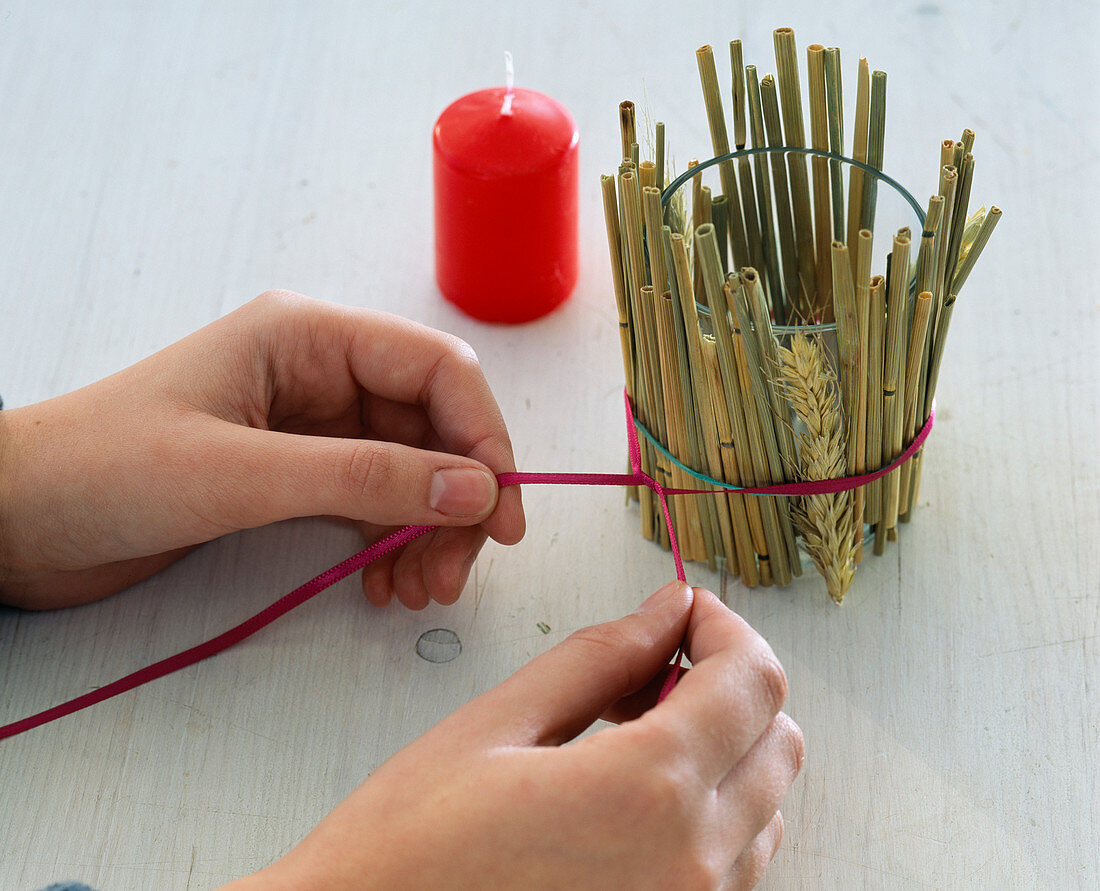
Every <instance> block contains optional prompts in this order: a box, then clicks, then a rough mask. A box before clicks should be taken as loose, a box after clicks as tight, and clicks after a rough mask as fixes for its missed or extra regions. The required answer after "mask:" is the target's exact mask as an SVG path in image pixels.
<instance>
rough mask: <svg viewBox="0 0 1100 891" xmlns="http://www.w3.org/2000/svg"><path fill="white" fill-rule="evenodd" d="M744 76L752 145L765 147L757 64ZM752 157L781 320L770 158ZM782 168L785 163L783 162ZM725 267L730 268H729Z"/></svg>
mask: <svg viewBox="0 0 1100 891" xmlns="http://www.w3.org/2000/svg"><path fill="white" fill-rule="evenodd" d="M745 79H746V81H747V82H748V92H749V123H750V129H751V132H752V145H753V148H762V147H763V146H765V145H767V138H766V137H765V135H764V106H763V104H762V102H761V100H760V82H759V81H758V80H757V77H756V66H755V65H749V66H747V67H746V68H745ZM752 160H753V173H754V174H755V176H756V201H757V216H758V218H759V220H760V232H761V236H762V244H761V247H762V248H763V251H764V266H765V268H766V269H767V276H766V278H765V281H764V288H765V291H766V293H767V295H768V302H769V305H770V306H771V308H772V312H773V313H774V314H775V319H776V321H777V322H780V323H782V321H783V320H784V318H785V315H784V312H783V279H782V278H781V277H780V273H779V248H778V245H777V244H776V240H775V215H774V214H773V213H772V190H771V179H770V177H769V176H768V162H767V161H766V160H765V159H764V158H763V157H762V156H761V155H756V156H755V157H753V159H752ZM780 169H782V164H780ZM725 271H726V272H729V269H728V268H727V269H726V270H725Z"/></svg>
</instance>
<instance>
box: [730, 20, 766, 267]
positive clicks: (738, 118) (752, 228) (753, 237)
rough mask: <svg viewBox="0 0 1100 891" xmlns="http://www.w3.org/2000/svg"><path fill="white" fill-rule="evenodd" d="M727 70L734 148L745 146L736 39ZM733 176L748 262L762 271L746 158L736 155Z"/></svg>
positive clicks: (742, 83)
mask: <svg viewBox="0 0 1100 891" xmlns="http://www.w3.org/2000/svg"><path fill="white" fill-rule="evenodd" d="M730 71H731V73H732V82H733V90H732V93H733V97H732V98H733V144H734V146H735V147H736V148H737V150H738V151H741V149H743V148H744V147H745V139H746V133H747V129H748V128H747V121H746V118H745V62H744V59H743V58H742V56H741V41H740V40H731V41H730ZM737 178H738V181H739V183H740V186H741V211H742V213H743V215H744V218H745V238H746V240H747V241H748V247H749V259H748V262H749V264H750V265H752V266H755V267H756V268H758V269H761V270H765V271H766V266H765V259H764V246H763V240H762V238H761V232H760V230H761V226H762V225H763V224H762V222H761V219H760V216H759V213H758V206H757V198H756V189H755V187H754V185H753V174H752V165H751V164H749V159H748V158H744V157H742V158H738V159H737Z"/></svg>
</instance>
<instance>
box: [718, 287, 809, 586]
mask: <svg viewBox="0 0 1100 891" xmlns="http://www.w3.org/2000/svg"><path fill="white" fill-rule="evenodd" d="M740 278H741V287H740V288H738V289H737V291H735V292H734V305H735V307H736V314H737V318H738V320H739V321H740V322H741V325H740V328H741V334H742V340H743V341H744V344H745V351H746V354H747V357H748V359H749V362H750V365H749V372H750V378H751V380H752V386H753V391H754V392H755V393H756V394H757V408H758V411H759V412H760V427H761V431H762V432H763V434H764V446H765V451H766V454H767V457H768V465H769V470H770V476H771V479H772V482H776V483H779V482H788V481H790V480H793V479H795V478H796V475H797V470H798V452H797V451H796V449H795V444H794V432H793V431H792V429H791V422H790V407H789V406H788V404H787V403H786V401H785V400H784V399H783V397H782V395H781V394H780V392H779V388H778V386H777V385H776V383H775V375H776V374H777V373H778V369H779V350H778V346H777V344H776V340H775V335H774V334H773V333H772V325H771V319H770V318H769V316H768V307H767V303H766V301H765V300H764V290H763V288H762V287H761V284H760V277H759V275H758V274H757V272H756V270H755V269H752V268H751V267H747V268H745V269H742V270H741V277H740ZM746 318H747V319H748V321H749V323H750V324H749V325H748V326H747V325H746V324H745V319H746ZM776 507H777V509H778V514H779V526H780V530H781V531H782V532H783V538H784V543H785V545H786V548H787V558H788V561H789V566H790V571H791V575H792V576H796V577H797V576H800V575H802V559H801V557H800V556H799V553H798V546H797V545H796V544H795V529H794V523H793V521H792V519H791V513H790V500H789V499H787V498H779V499H777V500H776Z"/></svg>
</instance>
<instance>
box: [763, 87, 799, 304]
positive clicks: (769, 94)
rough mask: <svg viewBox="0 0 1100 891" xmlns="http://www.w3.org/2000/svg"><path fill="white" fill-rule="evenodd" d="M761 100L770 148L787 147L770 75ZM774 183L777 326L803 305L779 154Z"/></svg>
mask: <svg viewBox="0 0 1100 891" xmlns="http://www.w3.org/2000/svg"><path fill="white" fill-rule="evenodd" d="M760 98H761V104H762V105H763V109H764V128H765V131H766V133H767V136H768V145H769V146H770V147H772V148H777V147H779V146H782V145H783V132H782V128H781V126H780V123H779V99H778V94H777V93H776V87H775V80H774V79H773V78H772V76H771V75H770V74H766V75H764V79H763V80H762V81H761V82H760ZM771 164H772V179H773V180H774V181H775V212H776V217H777V219H778V222H779V248H780V251H781V256H782V262H783V266H782V268H783V287H782V289H781V290H780V292H779V295H778V296H779V302H780V303H781V306H782V312H777V313H776V316H775V319H776V321H777V322H779V321H783V322H786V321H788V320H789V319H791V318H792V317H793V316H794V315H795V312H796V309H797V307H798V306H799V305H800V303H799V300H800V299H801V298H799V297H798V296H797V295H798V294H799V293H801V292H800V290H799V288H800V286H799V283H798V252H797V250H796V249H795V242H794V218H793V216H792V213H791V196H790V191H789V189H788V187H787V167H786V163H785V162H784V158H783V156H782V155H781V154H780V153H779V152H775V153H773V154H772V156H771ZM776 302H777V301H776V295H773V296H772V306H773V307H774V306H775V304H776Z"/></svg>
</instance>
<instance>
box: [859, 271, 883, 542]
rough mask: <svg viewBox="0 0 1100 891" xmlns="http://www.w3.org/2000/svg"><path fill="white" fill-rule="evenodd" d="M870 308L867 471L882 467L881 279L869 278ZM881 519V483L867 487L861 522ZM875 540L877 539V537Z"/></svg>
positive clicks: (877, 481) (879, 481)
mask: <svg viewBox="0 0 1100 891" xmlns="http://www.w3.org/2000/svg"><path fill="white" fill-rule="evenodd" d="M870 296H871V306H870V312H869V314H868V325H867V469H868V470H878V469H879V468H880V467H882V466H883V463H884V462H883V460H882V459H883V447H882V445H883V443H882V388H883V380H882V374H883V363H884V358H885V357H884V355H883V344H884V343H885V340H886V337H885V332H886V280H885V279H884V278H883V277H882V276H881V275H876V276H873V277H872V278H871V295H870ZM881 516H882V480H881V479H877V480H874V481H873V482H871V483H869V484H868V486H867V498H866V501H865V502H864V516H863V519H864V522H866V523H869V524H871V525H875V524H877V523H878V521H879V519H880V518H881ZM876 539H877V536H876Z"/></svg>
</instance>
